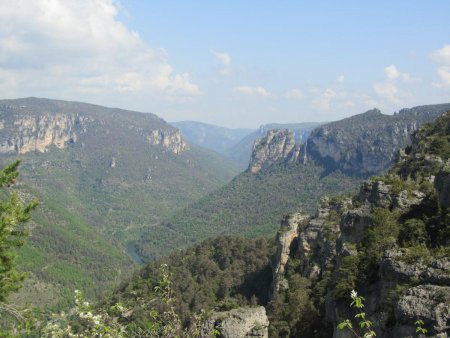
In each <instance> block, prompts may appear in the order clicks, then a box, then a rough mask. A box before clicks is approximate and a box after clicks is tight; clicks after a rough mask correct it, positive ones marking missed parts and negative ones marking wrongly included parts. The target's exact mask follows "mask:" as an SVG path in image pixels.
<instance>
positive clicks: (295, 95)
mask: <svg viewBox="0 0 450 338" xmlns="http://www.w3.org/2000/svg"><path fill="white" fill-rule="evenodd" d="M284 97H286V98H288V99H298V100H299V99H303V98H304V97H305V95H304V94H303V91H302V90H301V89H298V88H294V89H291V90H288V91H287V92H286V93H284Z"/></svg>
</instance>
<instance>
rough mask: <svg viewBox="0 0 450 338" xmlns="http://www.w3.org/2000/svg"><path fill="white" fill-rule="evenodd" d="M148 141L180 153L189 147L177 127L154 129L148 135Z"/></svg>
mask: <svg viewBox="0 0 450 338" xmlns="http://www.w3.org/2000/svg"><path fill="white" fill-rule="evenodd" d="M147 141H148V142H149V143H150V144H151V145H160V146H162V147H163V148H165V149H166V150H168V151H171V152H172V153H174V154H180V153H181V152H183V151H185V150H188V149H189V145H188V144H187V143H186V141H185V140H184V138H183V136H182V135H181V133H180V131H179V130H177V129H166V130H162V129H155V130H152V131H151V133H150V134H149V135H148V136H147Z"/></svg>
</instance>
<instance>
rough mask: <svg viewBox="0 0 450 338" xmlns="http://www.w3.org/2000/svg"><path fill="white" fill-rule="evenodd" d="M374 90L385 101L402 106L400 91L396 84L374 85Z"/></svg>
mask: <svg viewBox="0 0 450 338" xmlns="http://www.w3.org/2000/svg"><path fill="white" fill-rule="evenodd" d="M373 90H374V91H375V93H376V94H377V95H378V96H379V97H380V98H381V99H383V100H386V101H388V102H389V103H391V104H397V105H399V104H402V103H403V102H402V100H401V99H400V98H399V97H398V94H399V89H398V87H397V85H396V84H394V83H392V82H384V83H380V82H376V83H374V84H373Z"/></svg>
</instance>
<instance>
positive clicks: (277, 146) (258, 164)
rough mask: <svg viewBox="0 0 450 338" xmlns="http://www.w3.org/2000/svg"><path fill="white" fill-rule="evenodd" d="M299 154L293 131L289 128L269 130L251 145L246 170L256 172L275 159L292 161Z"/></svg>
mask: <svg viewBox="0 0 450 338" xmlns="http://www.w3.org/2000/svg"><path fill="white" fill-rule="evenodd" d="M299 155H300V146H299V145H297V144H296V143H295V137H294V133H293V131H291V130H288V129H286V130H269V131H268V132H267V134H266V136H264V137H263V138H261V139H257V140H256V141H255V143H254V145H253V149H252V155H251V158H250V164H249V166H248V170H249V171H250V172H251V173H257V172H259V171H260V170H261V169H263V168H265V167H268V166H270V165H272V164H274V163H276V162H277V161H280V160H283V162H285V163H294V162H296V161H297V159H298V157H299Z"/></svg>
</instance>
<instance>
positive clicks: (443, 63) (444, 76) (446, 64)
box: [431, 45, 450, 87]
mask: <svg viewBox="0 0 450 338" xmlns="http://www.w3.org/2000/svg"><path fill="white" fill-rule="evenodd" d="M431 59H432V60H434V61H435V62H437V63H438V64H440V66H439V67H438V68H437V70H436V73H437V76H438V78H439V81H438V82H434V83H433V85H434V86H435V87H450V45H445V46H444V47H442V48H441V49H438V50H436V51H434V52H433V53H432V54H431Z"/></svg>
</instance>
